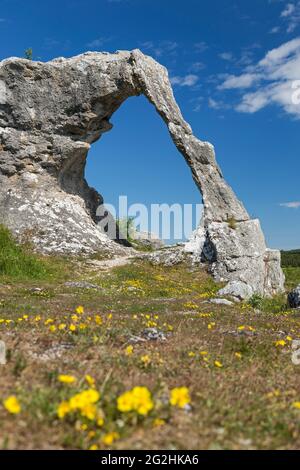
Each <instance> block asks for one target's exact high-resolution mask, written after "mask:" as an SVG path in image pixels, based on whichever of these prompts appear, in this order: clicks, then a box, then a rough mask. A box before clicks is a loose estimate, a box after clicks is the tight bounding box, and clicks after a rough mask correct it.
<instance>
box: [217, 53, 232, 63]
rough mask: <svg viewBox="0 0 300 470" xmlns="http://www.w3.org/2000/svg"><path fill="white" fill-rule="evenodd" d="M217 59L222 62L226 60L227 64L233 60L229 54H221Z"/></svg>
mask: <svg viewBox="0 0 300 470" xmlns="http://www.w3.org/2000/svg"><path fill="white" fill-rule="evenodd" d="M219 57H220V58H221V59H223V60H227V61H228V62H231V61H232V60H233V54H232V53H231V52H222V53H221V54H219Z"/></svg>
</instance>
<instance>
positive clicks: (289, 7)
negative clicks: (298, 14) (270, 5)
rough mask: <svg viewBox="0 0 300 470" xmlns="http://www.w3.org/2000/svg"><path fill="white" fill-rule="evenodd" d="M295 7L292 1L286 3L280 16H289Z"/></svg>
mask: <svg viewBox="0 0 300 470" xmlns="http://www.w3.org/2000/svg"><path fill="white" fill-rule="evenodd" d="M295 9H296V7H295V5H294V4H293V3H288V4H287V5H286V7H285V9H284V10H283V11H282V13H281V16H282V17H283V18H286V17H287V16H291V14H292V13H294V11H295Z"/></svg>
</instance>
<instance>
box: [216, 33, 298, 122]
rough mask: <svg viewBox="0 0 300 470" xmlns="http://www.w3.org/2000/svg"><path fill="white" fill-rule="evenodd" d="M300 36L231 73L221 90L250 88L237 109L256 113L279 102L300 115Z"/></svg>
mask: <svg viewBox="0 0 300 470" xmlns="http://www.w3.org/2000/svg"><path fill="white" fill-rule="evenodd" d="M299 80H300V37H298V38H296V39H293V40H292V41H289V42H286V43H284V44H282V45H281V46H280V47H278V48H276V49H273V50H271V51H269V52H268V53H267V54H266V55H265V57H264V58H263V59H262V60H260V61H259V62H258V63H257V64H254V65H251V66H248V67H246V68H245V69H244V73H242V74H241V75H238V76H236V75H229V76H226V78H225V80H223V82H222V83H221V85H219V87H218V88H219V90H233V89H239V90H246V89H251V90H250V91H249V92H247V93H245V94H243V96H242V98H241V101H240V103H239V104H238V105H237V106H236V109H237V110H238V111H240V112H244V113H255V112H257V111H259V110H260V109H262V108H264V107H266V106H268V105H270V104H277V105H279V106H280V107H282V108H283V109H284V110H285V111H286V112H287V113H289V114H292V115H293V116H295V117H297V118H299V119H300V102H298V101H299V99H298V100H297V99H295V95H296V93H297V95H298V94H299V93H298V90H296V89H295V88H296V86H297V83H298V84H299V88H300V81H299Z"/></svg>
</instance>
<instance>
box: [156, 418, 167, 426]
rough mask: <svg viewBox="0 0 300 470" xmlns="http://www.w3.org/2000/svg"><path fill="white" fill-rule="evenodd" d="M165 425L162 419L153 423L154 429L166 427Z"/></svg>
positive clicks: (157, 419)
mask: <svg viewBox="0 0 300 470" xmlns="http://www.w3.org/2000/svg"><path fill="white" fill-rule="evenodd" d="M165 424H166V422H165V420H164V419H161V418H156V419H155V420H154V421H153V427H154V428H160V427H161V426H164V425H165Z"/></svg>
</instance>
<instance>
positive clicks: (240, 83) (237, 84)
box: [219, 73, 260, 90]
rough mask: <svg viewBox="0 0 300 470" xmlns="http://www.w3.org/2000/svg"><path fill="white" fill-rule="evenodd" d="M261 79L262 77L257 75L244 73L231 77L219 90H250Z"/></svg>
mask: <svg viewBox="0 0 300 470" xmlns="http://www.w3.org/2000/svg"><path fill="white" fill-rule="evenodd" d="M259 79H260V75H259V74H257V73H243V74H242V75H240V76H235V75H229V76H228V77H227V78H226V80H225V81H224V82H223V83H222V85H220V86H219V89H220V90H231V89H234V88H250V87H251V86H252V85H253V84H254V83H255V82H257V81H258V80H259Z"/></svg>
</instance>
